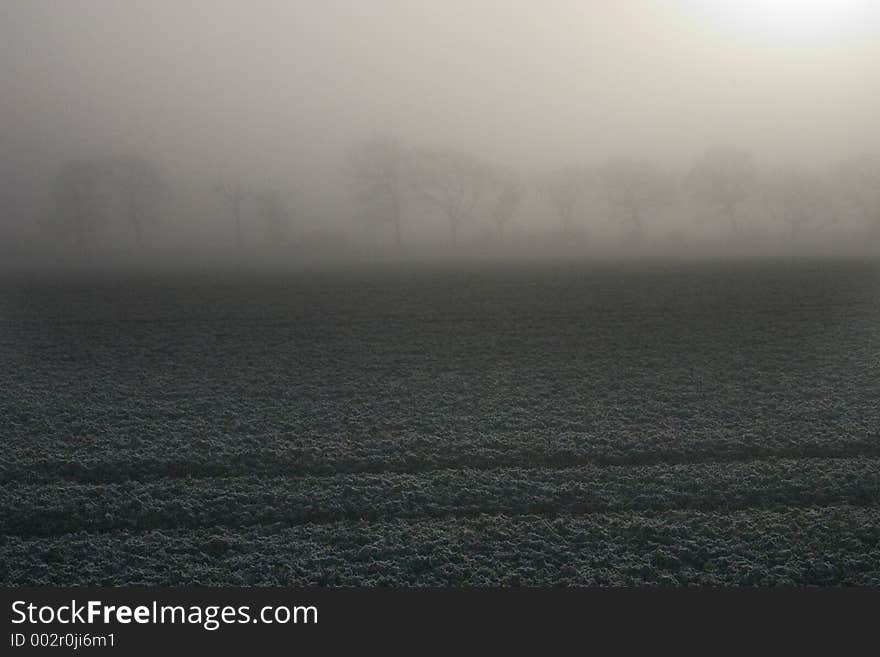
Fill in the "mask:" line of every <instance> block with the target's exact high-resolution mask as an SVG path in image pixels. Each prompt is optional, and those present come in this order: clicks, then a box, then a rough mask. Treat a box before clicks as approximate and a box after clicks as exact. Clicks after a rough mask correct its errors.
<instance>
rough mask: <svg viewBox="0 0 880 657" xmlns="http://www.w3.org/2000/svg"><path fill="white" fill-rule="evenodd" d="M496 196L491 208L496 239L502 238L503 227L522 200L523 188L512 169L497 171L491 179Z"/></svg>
mask: <svg viewBox="0 0 880 657" xmlns="http://www.w3.org/2000/svg"><path fill="white" fill-rule="evenodd" d="M492 186H493V187H494V188H495V189H496V191H497V194H498V196H497V197H496V198H495V206H494V207H493V208H492V223H493V224H495V228H496V230H497V231H498V239H499V240H502V239H504V229H505V227H506V226H507V224H509V223H510V220H511V219H512V218H513V215H514V214H515V213H516V211H517V208H519V205H520V203H521V202H522V198H523V193H524V191H525V188H524V186H523V184H522V182H520V180H519V176H517V174H516V173H515V172H513V171H498V172H496V174H495V176H494V177H493V180H492Z"/></svg>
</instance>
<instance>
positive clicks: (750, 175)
mask: <svg viewBox="0 0 880 657" xmlns="http://www.w3.org/2000/svg"><path fill="white" fill-rule="evenodd" d="M756 181H757V170H756V167H755V163H754V160H753V159H752V156H751V155H750V154H749V153H747V152H745V151H738V150H734V149H724V148H717V149H711V150H708V151H706V152H705V153H704V154H703V156H702V157H701V158H700V159H699V160H698V161H697V162H696V164H695V165H694V167H693V169H692V170H691V173H690V176H689V178H688V183H689V185H690V187H691V188H692V189H693V192H694V194H695V196H696V197H697V198H699V199H700V200H702V201H704V202H706V203H708V204H710V205H713V206H715V207H716V208H717V209H718V210H719V211H720V212H721V213H722V215H723V216H724V217H725V219H726V220H727V222H728V224H729V225H730V229H731V231H732V232H733V234H734V235H735V236H736V237H742V235H743V227H742V224H740V221H739V215H738V208H739V206H740V205H741V204H742V203H743V202H744V201H745V200H747V199H748V198H749V196H750V195H751V194H752V193H753V191H754V188H755V184H756Z"/></svg>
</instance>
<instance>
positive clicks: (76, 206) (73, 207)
mask: <svg viewBox="0 0 880 657" xmlns="http://www.w3.org/2000/svg"><path fill="white" fill-rule="evenodd" d="M103 173H104V172H103V169H102V167H101V166H100V164H98V163H97V162H94V161H86V160H77V161H71V162H68V163H66V164H64V165H63V166H62V167H61V168H60V169H59V170H58V172H57V173H56V175H55V178H54V180H53V182H52V196H53V200H54V204H55V214H54V219H55V221H54V228H55V229H57V231H58V233H59V234H60V235H61V236H62V237H64V238H67V239H70V238H72V239H73V241H74V243H75V244H76V245H77V246H78V247H80V248H85V245H86V242H87V241H88V236H89V234H91V233H93V232H94V231H95V230H97V229H98V228H99V227H100V226H102V225H103V223H104V220H105V218H106V216H105V215H106V212H105V207H104V199H103V193H102V180H103Z"/></svg>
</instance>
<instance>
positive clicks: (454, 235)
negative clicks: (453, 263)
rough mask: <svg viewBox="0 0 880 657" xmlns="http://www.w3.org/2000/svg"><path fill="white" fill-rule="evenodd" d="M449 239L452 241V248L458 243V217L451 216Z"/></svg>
mask: <svg viewBox="0 0 880 657" xmlns="http://www.w3.org/2000/svg"><path fill="white" fill-rule="evenodd" d="M449 239H450V241H451V242H452V248H455V247H456V246H457V245H458V218H456V217H449Z"/></svg>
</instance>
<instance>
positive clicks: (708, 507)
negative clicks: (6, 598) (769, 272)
mask: <svg viewBox="0 0 880 657" xmlns="http://www.w3.org/2000/svg"><path fill="white" fill-rule="evenodd" d="M836 504H850V505H863V506H874V505H880V459H877V458H852V459H785V460H770V461H751V462H745V463H706V464H697V465H692V464H685V465H666V464H662V465H653V466H643V467H614V466H612V467H589V466H585V467H577V468H566V469H557V470H540V469H531V470H529V469H516V468H500V469H494V470H474V469H467V468H465V469H458V470H444V471H437V472H426V473H420V474H392V473H385V474H377V475H373V474H339V475H330V476H324V477H311V476H309V477H298V478H284V477H267V478H260V477H254V476H244V477H223V478H213V479H189V480H187V479H176V480H175V479H172V480H162V481H155V482H126V483H122V484H103V485H90V484H68V483H56V484H7V485H5V486H3V487H2V489H0V526H2V527H3V531H4V533H5V534H6V535H19V536H51V535H58V534H65V533H70V532H76V531H80V530H81V531H89V532H106V531H114V530H120V529H127V530H133V531H145V530H151V529H177V528H186V527H189V528H195V527H214V526H225V527H245V526H249V525H255V524H269V523H283V524H305V523H331V522H336V521H341V520H368V521H380V520H388V519H391V518H446V517H471V516H476V515H481V514H492V515H497V514H505V515H507V514H545V515H551V516H552V515H559V514H590V513H605V512H616V511H664V510H670V509H687V510H700V511H715V510H733V509H748V508H754V509H763V508H778V507H787V506H821V505H836Z"/></svg>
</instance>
